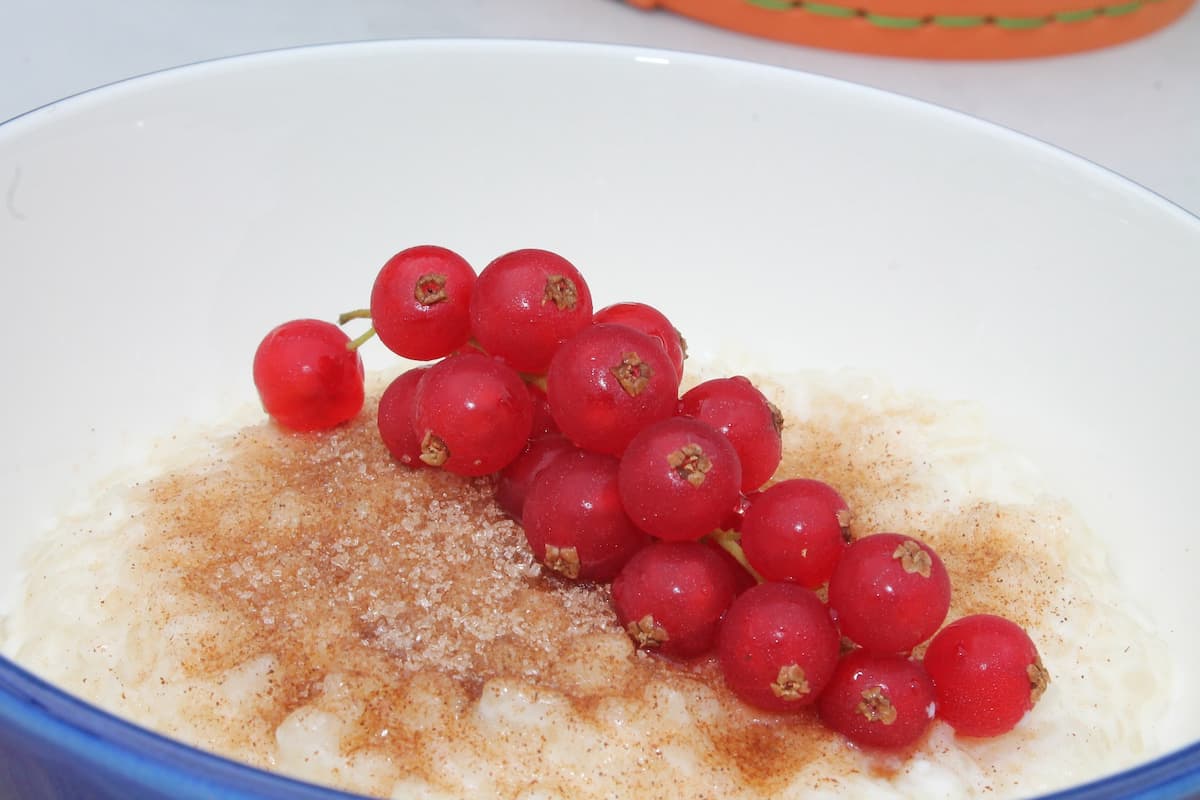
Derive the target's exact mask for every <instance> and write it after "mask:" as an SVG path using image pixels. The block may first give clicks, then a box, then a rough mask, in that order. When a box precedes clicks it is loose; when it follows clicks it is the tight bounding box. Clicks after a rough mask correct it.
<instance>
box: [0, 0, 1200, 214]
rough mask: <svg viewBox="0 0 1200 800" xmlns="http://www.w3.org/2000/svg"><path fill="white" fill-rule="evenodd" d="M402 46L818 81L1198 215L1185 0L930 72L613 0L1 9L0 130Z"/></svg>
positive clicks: (1194, 56) (1194, 84)
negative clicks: (263, 65) (955, 114)
mask: <svg viewBox="0 0 1200 800" xmlns="http://www.w3.org/2000/svg"><path fill="white" fill-rule="evenodd" d="M413 37H505V38H536V39H565V40H573V41H589V42H616V43H622V44H634V45H644V46H653V47H663V48H668V49H673V50H687V51H693V52H700V53H709V54H714V55H722V56H730V57H734V58H741V59H746V60H752V61H760V62H764V63H769V64H776V65H780V66H786V67H791V68H795V69H800V70H805V71H809V72H815V73H818V74H822V75H829V76H833V77H837V78H842V79H845V80H850V81H854V82H857V83H862V84H867V85H869V86H875V87H879V88H882V89H887V90H890V91H893V92H897V93H899V94H903V95H907V96H910V97H915V98H919V99H922V100H927V101H930V102H933V103H937V104H939V105H943V106H947V107H950V108H954V109H957V110H960V111H964V112H967V113H969V114H972V115H975V116H977V117H980V118H982V119H985V120H988V121H991V122H995V123H999V124H1001V125H1005V126H1007V127H1009V128H1013V129H1015V130H1018V131H1021V132H1023V133H1027V134H1029V135H1031V136H1034V137H1036V138H1038V139H1042V140H1044V141H1046V142H1050V143H1052V144H1054V145H1057V146H1059V147H1062V148H1064V149H1066V150H1069V151H1071V152H1074V153H1076V154H1078V155H1081V156H1083V157H1085V158H1088V159H1090V160H1092V161H1094V162H1096V163H1098V164H1101V165H1102V166H1105V167H1107V168H1109V169H1111V170H1113V171H1115V172H1118V173H1120V174H1122V175H1124V176H1126V177H1128V178H1130V179H1132V180H1134V181H1136V182H1138V183H1140V184H1142V185H1144V186H1146V187H1148V188H1150V189H1152V190H1153V191H1155V192H1157V193H1159V194H1160V195H1163V196H1164V197H1166V198H1167V199H1169V200H1171V201H1173V202H1175V203H1177V204H1178V205H1180V206H1183V207H1184V208H1186V209H1188V210H1189V211H1191V212H1192V213H1194V214H1200V154H1198V151H1200V4H1198V5H1196V6H1193V8H1192V9H1190V11H1189V12H1188V13H1187V14H1186V15H1184V17H1183V18H1182V19H1181V20H1179V21H1177V22H1176V23H1175V24H1174V25H1172V26H1170V27H1168V28H1165V29H1163V30H1162V31H1159V32H1158V33H1155V34H1152V35H1151V36H1148V37H1144V38H1142V39H1139V40H1134V41H1133V42H1130V43H1127V44H1124V45H1121V46H1117V47H1113V48H1108V49H1105V50H1098V51H1093V52H1091V53H1084V54H1078V55H1070V56H1060V57H1056V58H1047V59H1031V60H1018V61H994V62H934V61H917V60H907V59H894V58H882V57H872V56H863V55H854V54H846V53H837V52H833V51H824V50H818V49H812V48H806V47H799V46H793V45H787V44H782V43H776V42H770V41H765V40H760V39H755V38H753V37H749V36H744V35H741V34H737V33H732V32H728V31H724V30H721V29H719V28H713V27H710V26H707V25H704V24H701V23H698V22H693V21H691V20H688V19H686V18H684V17H680V16H676V15H673V14H670V13H668V12H664V11H656V12H644V11H640V10H638V9H635V8H633V7H630V6H626V5H624V4H622V3H621V2H618V0H121V2H117V3H103V2H95V0H0V76H2V77H0V120H4V119H8V118H10V117H13V116H16V115H18V114H21V113H22V112H25V111H28V110H30V109H33V108H35V107H37V106H41V105H44V104H46V103H49V102H52V101H54V100H56V99H59V98H61V97H64V96H67V95H70V94H74V93H77V92H80V91H83V90H85V89H89V88H92V87H95V86H99V85H102V84H105V83H110V82H112V81H116V80H120V79H123V78H128V77H132V76H135V75H139V74H143V73H146V72H152V71H155V70H159V69H163V68H166V67H173V66H178V65H182V64H187V63H191V62H194V61H200V60H204V59H211V58H217V57H221V56H228V55H236V54H240V53H248V52H254V51H259V50H269V49H275V48H282V47H290V46H295V45H305V44H316V43H324V42H342V41H355V40H364V39H398V38H413Z"/></svg>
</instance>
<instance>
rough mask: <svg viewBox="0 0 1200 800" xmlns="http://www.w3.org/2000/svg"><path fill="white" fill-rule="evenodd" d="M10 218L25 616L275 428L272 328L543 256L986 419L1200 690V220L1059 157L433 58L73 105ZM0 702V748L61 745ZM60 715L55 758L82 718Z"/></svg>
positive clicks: (315, 67)
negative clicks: (378, 276)
mask: <svg viewBox="0 0 1200 800" xmlns="http://www.w3.org/2000/svg"><path fill="white" fill-rule="evenodd" d="M0 190H2V196H3V207H2V208H0V267H2V269H0V296H2V297H3V298H4V300H5V305H6V307H7V309H8V311H7V312H6V314H5V315H4V317H3V319H2V321H0V326H3V328H2V329H3V341H4V342H5V343H6V349H7V352H8V356H7V358H6V365H7V366H6V379H5V386H6V392H5V394H6V397H5V412H6V413H5V414H4V415H3V418H2V420H0V425H3V435H2V439H0V440H2V441H3V442H4V449H3V452H4V455H3V458H2V459H0V508H2V509H3V514H4V527H3V535H2V539H0V586H5V587H9V591H8V593H9V595H10V596H9V597H7V598H6V602H11V600H12V597H11V595H12V587H13V586H14V585H15V584H14V581H15V577H16V575H17V569H18V567H19V561H20V554H21V553H22V552H23V551H24V550H25V549H26V548H28V547H29V545H30V543H31V542H32V541H33V539H34V537H35V536H37V535H38V533H39V531H40V530H41V529H42V528H43V527H44V526H45V525H47V524H48V523H49V521H50V520H51V519H52V518H53V517H54V515H55V513H56V512H57V511H59V510H61V509H63V508H67V507H72V506H75V505H78V504H81V503H86V501H87V499H88V497H89V491H90V487H91V486H92V485H93V483H94V481H95V480H97V479H98V478H99V477H100V476H102V475H103V474H105V473H107V472H108V471H110V470H111V469H112V468H114V467H115V466H118V465H120V464H121V463H124V462H128V461H130V460H134V461H136V459H138V458H140V457H141V454H143V453H144V452H145V445H146V443H147V442H148V441H150V440H151V439H153V438H154V437H157V436H161V435H164V434H168V433H169V432H170V431H171V430H173V429H174V428H175V427H176V426H178V425H179V424H181V423H185V422H193V421H203V420H209V419H216V418H219V417H221V416H224V415H225V414H227V413H228V411H229V410H230V409H231V408H234V407H236V406H238V405H240V404H243V403H248V402H253V388H252V386H251V384H250V381H249V373H248V365H249V359H250V355H251V353H252V351H253V349H254V346H255V344H256V343H257V341H258V339H259V337H260V336H261V335H262V334H263V332H264V330H265V329H266V327H269V326H270V325H271V324H274V323H275V322H277V321H279V320H283V319H287V318H292V317H297V316H306V315H313V316H323V317H329V316H330V315H331V314H333V313H335V312H336V311H337V310H341V309H344V308H352V307H355V306H358V305H362V304H363V301H364V299H365V294H366V291H367V288H366V287H368V286H369V284H370V281H371V279H372V277H373V274H374V272H375V270H376V269H377V268H378V266H379V264H380V262H381V256H386V255H387V254H390V253H391V252H394V251H395V250H397V249H399V248H400V247H403V246H407V245H409V244H414V243H418V242H426V241H428V242H437V243H440V244H445V245H447V246H451V247H454V248H455V249H457V250H459V251H460V252H462V253H463V254H464V255H466V256H467V257H468V259H469V260H471V261H472V262H473V263H476V264H481V263H484V262H486V260H487V259H488V258H490V257H492V256H494V255H495V254H497V253H500V252H503V251H505V250H507V249H512V248H516V247H521V246H539V247H546V248H550V249H554V250H558V251H560V252H562V253H564V254H565V255H568V256H569V257H571V258H572V259H573V260H575V261H576V262H577V263H579V264H580V265H581V266H583V267H584V269H585V270H586V271H587V273H588V275H589V279H590V280H591V281H592V283H593V289H594V292H595V294H596V295H597V296H598V297H607V298H615V297H619V296H626V295H629V294H631V291H630V287H631V285H636V287H637V290H636V293H637V295H638V296H640V297H642V298H643V299H645V300H646V301H648V302H652V303H655V304H658V305H661V306H664V307H669V308H671V309H672V311H673V313H674V315H675V316H676V317H677V319H676V322H677V324H678V325H679V326H680V327H681V328H682V329H683V330H685V331H687V333H688V337H689V341H690V343H691V345H692V347H693V351H694V352H700V353H706V352H707V353H711V354H716V355H724V356H730V355H732V356H737V355H738V354H739V353H745V352H750V353H753V356H754V359H755V362H756V364H758V365H760V366H764V367H766V368H772V367H784V368H792V369H794V368H797V367H817V368H837V367H841V366H847V365H848V366H853V367H855V368H858V369H862V370H865V371H868V372H871V373H874V374H877V375H879V376H881V377H883V378H884V379H887V380H889V381H891V382H892V383H894V384H896V385H897V386H899V387H901V388H903V389H916V390H919V391H922V392H926V393H930V394H932V395H934V396H936V397H939V398H945V399H946V400H951V401H952V400H957V399H962V398H969V399H972V400H975V401H979V402H980V403H982V404H983V406H984V408H985V409H986V411H987V412H988V413H989V414H990V416H991V419H992V422H993V423H994V424H995V426H996V427H997V429H998V430H999V431H1000V432H1001V434H1002V435H1004V436H1006V437H1007V438H1008V439H1009V440H1010V441H1011V442H1012V443H1013V444H1014V445H1015V446H1017V447H1018V448H1020V449H1022V450H1023V451H1025V452H1026V453H1028V455H1029V456H1030V457H1031V458H1032V459H1033V460H1034V461H1036V462H1037V463H1039V464H1040V466H1041V468H1042V469H1043V471H1044V473H1045V475H1046V481H1047V487H1048V488H1050V489H1052V490H1054V491H1056V492H1058V493H1060V494H1062V495H1064V496H1066V497H1068V498H1070V500H1071V501H1073V503H1074V504H1075V505H1076V506H1077V507H1078V508H1079V509H1080V510H1081V512H1082V513H1083V515H1084V517H1085V518H1086V519H1087V520H1088V522H1089V523H1090V524H1091V526H1092V527H1093V528H1094V529H1095V530H1096V532H1097V533H1098V534H1099V535H1100V536H1101V537H1102V538H1103V539H1104V540H1105V541H1106V542H1107V544H1108V546H1109V547H1110V548H1111V551H1112V553H1113V556H1114V559H1113V560H1114V564H1115V567H1116V570H1117V572H1118V573H1119V577H1120V578H1121V579H1122V580H1123V581H1125V582H1127V584H1128V585H1129V586H1130V587H1132V589H1133V595H1134V596H1135V597H1136V598H1137V600H1138V601H1140V602H1141V603H1142V605H1143V607H1144V610H1145V612H1146V613H1147V615H1148V616H1149V618H1150V619H1151V620H1152V621H1153V623H1154V625H1155V626H1156V628H1157V629H1158V630H1159V631H1160V632H1161V633H1162V635H1163V636H1165V637H1166V638H1167V639H1168V641H1169V643H1170V648H1171V651H1172V653H1173V655H1174V656H1175V658H1176V659H1177V661H1178V663H1179V664H1180V665H1181V668H1182V670H1183V672H1182V673H1181V674H1183V675H1187V674H1189V672H1190V674H1196V673H1197V672H1200V627H1198V626H1197V625H1196V624H1195V621H1194V616H1193V615H1194V610H1195V608H1196V601H1197V600H1198V599H1200V592H1198V590H1197V582H1196V580H1195V576H1196V575H1197V574H1200V548H1198V547H1197V546H1196V544H1195V539H1196V534H1197V532H1198V531H1197V523H1196V517H1195V513H1194V496H1195V495H1194V493H1195V490H1196V487H1197V486H1198V485H1200V467H1198V466H1197V464H1198V463H1200V460H1198V459H1197V458H1196V457H1195V454H1196V453H1197V452H1200V426H1197V425H1196V424H1195V421H1194V420H1195V413H1196V409H1198V408H1200V382H1198V381H1197V377H1196V371H1195V368H1194V364H1195V358H1196V350H1197V342H1198V341H1200V315H1197V314H1196V313H1195V303H1196V298H1197V297H1200V220H1197V219H1196V218H1193V217H1191V216H1190V215H1188V214H1187V213H1185V212H1183V211H1181V210H1180V209H1178V208H1175V207H1173V206H1172V205H1170V204H1169V203H1167V202H1165V201H1163V200H1162V199H1160V198H1158V197H1155V196H1153V195H1152V194H1150V193H1149V192H1147V191H1145V190H1143V189H1141V188H1139V187H1137V186H1135V185H1132V184H1131V183H1129V182H1127V181H1125V180H1123V179H1121V178H1119V177H1117V176H1115V175H1113V174H1111V173H1109V172H1106V171H1105V170H1103V169H1100V168H1098V167H1096V166H1094V165H1092V164H1089V163H1086V162H1084V161H1082V160H1080V159H1078V158H1074V157H1072V156H1070V155H1067V154H1065V153H1062V152H1060V151H1058V150H1055V149H1053V148H1051V147H1048V146H1045V145H1042V144H1040V143H1038V142H1035V141H1031V140H1030V139H1027V138H1025V137H1023V136H1020V135H1017V134H1015V133H1012V132H1010V131H1006V130H1002V129H999V128H996V127H992V126H989V125H985V124H982V123H980V122H978V121H976V120H974V119H971V118H968V117H965V116H961V115H957V114H954V113H951V112H948V111H945V110H942V109H938V108H934V107H930V106H927V105H922V104H919V103H916V102H912V101H909V100H906V99H902V98H899V97H894V96H890V95H887V94H883V93H880V92H876V91H872V90H868V89H864V88H860V87H857V86H853V85H848V84H843V83H838V82H834V81H831V80H827V79H822V78H817V77H812V76H808V75H804V74H799V73H795V72H789V71H784V70H779V69H771V68H766V67H762V66H755V65H750V64H743V63H735V62H729V61H721V60H716V59H711V58H702V57H697V56H691V55H682V54H676V53H665V52H652V51H645V50H640V49H630V48H618V47H597V46H580V45H571V44H550V43H540V44H532V43H519V42H431V41H423V42H402V43H376V44H363V45H348V46H333V47H324V48H311V49H303V50H295V51H289V52H282V53H272V54H265V55H258V56H251V57H247V58H239V59H233V60H228V61H218V62H213V63H208V64H202V65H199V66H195V67H189V68H186V69H181V70H176V71H170V72H165V73H161V74H156V75H151V76H148V77H145V78H140V79H137V80H134V81H129V82H126V83H120V84H117V85H114V86H110V87H106V88H104V89H102V90H99V91H96V92H91V93H87V94H84V95H81V96H78V97H74V98H71V99H69V100H66V101H63V102H61V103H58V104H55V105H52V106H49V107H47V108H44V109H41V110H38V111H36V112H33V113H31V114H28V115H26V116H24V117H21V118H18V119H16V120H13V121H11V122H9V123H7V124H6V125H4V126H3V127H2V128H0ZM733 286H737V287H740V288H741V289H743V290H744V289H746V288H747V287H752V288H754V289H756V291H754V292H752V293H750V294H752V295H753V299H736V298H735V297H734V295H733V293H731V291H730V289H731V287H733ZM746 294H747V292H745V291H742V292H739V295H741V296H745V295H746ZM730 330H736V331H737V332H738V336H737V341H738V342H739V348H740V349H739V350H737V351H731V350H730V345H729V342H730V339H731V337H730V336H729V331H730ZM367 358H368V365H370V364H371V363H372V362H374V363H375V364H380V363H383V362H382V352H381V351H380V350H379V349H377V348H375V349H368V351H367ZM0 670H3V672H4V675H5V676H7V677H6V678H5V681H7V683H6V682H5V681H0V699H4V701H5V702H7V703H8V705H7V706H6V705H4V703H0V710H3V709H7V710H5V711H4V713H3V714H0V723H2V724H3V725H6V726H15V728H13V727H10V733H11V732H12V731H13V730H16V729H19V730H18V733H19V734H20V735H22V736H25V735H28V736H33V735H34V734H32V733H29V731H35V730H51V729H52V728H53V726H52V725H51V722H50V721H48V720H47V719H46V718H43V717H39V716H38V715H39V714H43V715H45V714H50V712H48V711H46V710H45V709H44V708H43V709H40V710H39V708H35V707H23V706H20V704H19V703H17V702H16V701H15V700H14V699H13V695H12V694H8V695H4V694H3V692H4V691H15V690H12V689H11V681H12V680H13V676H18V677H21V678H22V679H24V677H25V676H22V674H21V672H20V670H18V669H16V668H14V667H13V665H12V664H11V663H8V662H0ZM4 686H8V687H9V688H8V689H4V688H3V687H4ZM67 705H68V706H69V711H68V712H62V715H65V717H66V719H65V720H64V719H57V720H56V721H54V724H55V725H60V727H59V728H56V729H54V730H57V731H58V732H59V733H58V734H56V735H61V736H62V737H63V739H62V741H63V742H67V739H69V738H70V737H69V736H68V734H71V732H72V731H74V732H75V733H78V729H79V728H80V726H82V727H85V728H86V727H87V725H89V724H91V722H94V720H91V718H90V717H89V716H88V715H89V714H90V713H91V712H88V711H87V710H86V709H84V708H83V707H76V706H73V705H70V704H67ZM1197 709H1200V685H1198V684H1197V683H1196V682H1195V681H1193V680H1180V681H1178V682H1177V686H1176V689H1175V695H1174V697H1173V698H1172V703H1171V709H1170V711H1169V713H1168V714H1167V715H1166V716H1165V717H1164V718H1163V719H1162V721H1161V730H1160V733H1161V737H1162V741H1163V743H1164V751H1163V752H1164V754H1168V753H1171V752H1173V751H1180V750H1184V752H1183V753H1182V754H1179V753H1176V755H1174V756H1171V757H1169V758H1168V759H1167V761H1164V762H1160V763H1159V764H1158V765H1156V766H1155V768H1154V770H1157V772H1155V771H1153V770H1151V771H1150V772H1146V773H1143V774H1142V777H1143V778H1145V780H1142V781H1141V783H1140V784H1136V785H1141V786H1142V787H1143V788H1145V786H1153V785H1156V784H1157V785H1160V789H1156V790H1148V791H1152V792H1161V793H1165V794H1162V795H1161V796H1167V795H1170V794H1174V793H1177V792H1182V791H1185V790H1188V787H1191V788H1192V789H1194V788H1196V787H1197V786H1198V785H1200V783H1198V782H1197V777H1196V775H1197V773H1196V770H1197V764H1198V763H1200V751H1198V750H1197V747H1196V745H1195V743H1196V742H1197V741H1198V740H1200V716H1198V715H1197V713H1196V711H1197ZM89 720H91V722H89ZM22 725H24V726H26V727H25V728H21V726H22ZM39 726H40V727H39ZM47 726H50V727H47ZM21 731H24V733H22V732H21ZM67 746H68V745H67V744H65V743H64V744H63V745H62V747H64V748H65V747H67ZM47 747H50V748H51V752H50V756H54V755H55V754H54V753H53V752H52V750H53V747H54V745H53V744H52V743H51V744H49V745H47ZM81 747H83V749H82V750H80V751H77V752H76V751H73V752H76V754H77V755H78V753H80V752H81V753H84V754H85V755H87V753H89V752H90V753H91V754H92V755H95V753H94V752H92V751H89V750H88V749H87V747H88V746H87V745H86V744H85V745H81ZM168 749H169V748H168ZM59 755H61V754H59ZM110 755H112V754H111V753H110ZM89 757H90V756H89ZM113 757H116V758H123V757H124V756H122V755H121V750H120V747H117V749H116V755H115V756H113ZM153 758H157V756H154V757H153ZM152 766H153V765H152ZM189 768H190V767H189ZM179 769H184V768H182V767H180V768H179ZM185 772H186V770H185ZM135 773H137V770H136V769H134V770H132V772H130V774H135ZM150 773H153V775H152V777H153V776H154V775H158V773H157V772H155V771H154V770H150ZM163 774H166V775H167V777H166V778H163V777H161V776H159V777H155V778H154V780H159V781H164V780H165V781H169V780H176V781H181V783H178V784H177V785H176V788H175V793H174V796H177V797H182V796H184V795H185V792H184V791H183V789H182V788H180V787H182V786H183V785H184V783H183V781H184V778H181V777H180V774H182V773H179V772H178V771H176V772H174V773H173V772H171V770H166V772H165V773H163ZM172 775H174V777H173V778H172V777H171V776H172ZM1147 775H1149V776H1150V777H1148V778H1146V776H1147ZM1155 776H1158V777H1155ZM1164 776H1165V777H1164ZM146 780H150V778H147V779H146ZM1163 781H1165V783H1162V782H1163ZM145 785H146V786H153V787H156V788H157V789H159V790H163V791H165V792H166V794H167V795H168V796H170V795H171V794H172V790H171V785H170V784H169V783H168V784H165V789H164V784H161V783H158V784H154V783H148V784H145ZM188 785H190V784H188ZM1134 785H1135V784H1129V786H1134ZM1121 786H1122V785H1121V784H1119V783H1113V784H1108V787H1109V788H1110V789H1113V790H1116V789H1119V788H1121ZM1164 786H1165V788H1161V787H1164ZM276 788H278V787H276ZM1126 788H1128V786H1127V787H1126ZM243 789H244V786H243ZM247 796H249V795H247ZM1156 796H1158V795H1156Z"/></svg>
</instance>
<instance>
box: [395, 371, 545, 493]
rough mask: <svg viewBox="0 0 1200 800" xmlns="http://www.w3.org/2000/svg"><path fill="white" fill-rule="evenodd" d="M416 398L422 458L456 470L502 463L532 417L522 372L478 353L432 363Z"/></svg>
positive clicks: (483, 470)
mask: <svg viewBox="0 0 1200 800" xmlns="http://www.w3.org/2000/svg"><path fill="white" fill-rule="evenodd" d="M415 403H416V407H415V410H414V413H413V429H414V430H415V431H416V434H417V435H418V436H420V437H421V460H422V461H424V462H425V463H426V464H429V465H430V466H435V467H442V468H443V469H445V470H446V471H448V472H453V473H455V474H457V475H487V474H489V473H492V472H495V471H497V470H499V469H501V468H502V467H504V466H506V465H507V464H508V463H509V462H510V461H512V460H513V459H514V458H516V457H517V456H518V455H519V454H520V452H521V451H522V450H523V449H524V448H525V444H526V442H527V441H528V439H529V430H530V426H531V425H532V423H533V408H532V406H531V404H530V401H529V392H527V391H526V389H525V382H524V381H522V380H521V376H520V375H518V374H517V373H516V372H515V371H513V369H512V368H511V367H509V366H507V365H505V364H503V363H501V362H500V361H497V360H496V359H494V358H490V357H488V356H485V355H482V354H478V353H464V354H462V355H454V356H450V357H449V358H446V359H444V360H442V361H439V362H438V363H437V364H434V365H433V366H432V367H430V368H429V371H428V372H427V373H425V376H424V377H423V378H422V379H421V382H420V384H418V386H417V395H416V400H415Z"/></svg>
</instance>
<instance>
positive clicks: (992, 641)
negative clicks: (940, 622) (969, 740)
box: [925, 614, 1050, 736]
mask: <svg viewBox="0 0 1200 800" xmlns="http://www.w3.org/2000/svg"><path fill="white" fill-rule="evenodd" d="M925 669H926V671H927V672H928V673H929V677H930V678H931V679H932V680H933V685H934V689H935V691H936V694H937V714H938V717H939V718H940V719H943V720H945V721H946V722H947V723H949V724H950V726H951V727H952V728H954V730H955V731H956V732H957V733H960V734H962V735H964V736H998V735H999V734H1002V733H1006V732H1008V731H1010V730H1012V729H1013V728H1014V727H1015V726H1016V724H1017V723H1018V722H1020V721H1021V718H1022V717H1024V716H1025V713H1026V712H1027V711H1029V710H1030V709H1032V708H1033V706H1034V704H1036V703H1037V701H1038V700H1039V699H1040V698H1041V696H1042V693H1043V692H1044V691H1045V690H1046V686H1047V685H1048V684H1049V682H1050V673H1049V672H1048V671H1047V670H1046V668H1045V667H1044V666H1043V665H1042V659H1041V657H1040V656H1039V655H1038V652H1037V647H1036V646H1034V644H1033V640H1031V639H1030V638H1029V634H1027V633H1026V632H1025V631H1024V629H1022V628H1021V626H1019V625H1017V624H1016V623H1015V622H1012V621H1011V620H1007V619H1005V618H1004V617H999V616H996V615H994V614H974V615H971V616H967V617H963V618H962V619H959V620H956V621H955V622H952V623H950V624H949V625H947V626H946V627H945V628H943V629H942V630H940V631H939V632H938V634H937V635H936V636H934V637H933V640H932V641H931V642H930V643H929V647H928V649H927V650H926V651H925Z"/></svg>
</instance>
